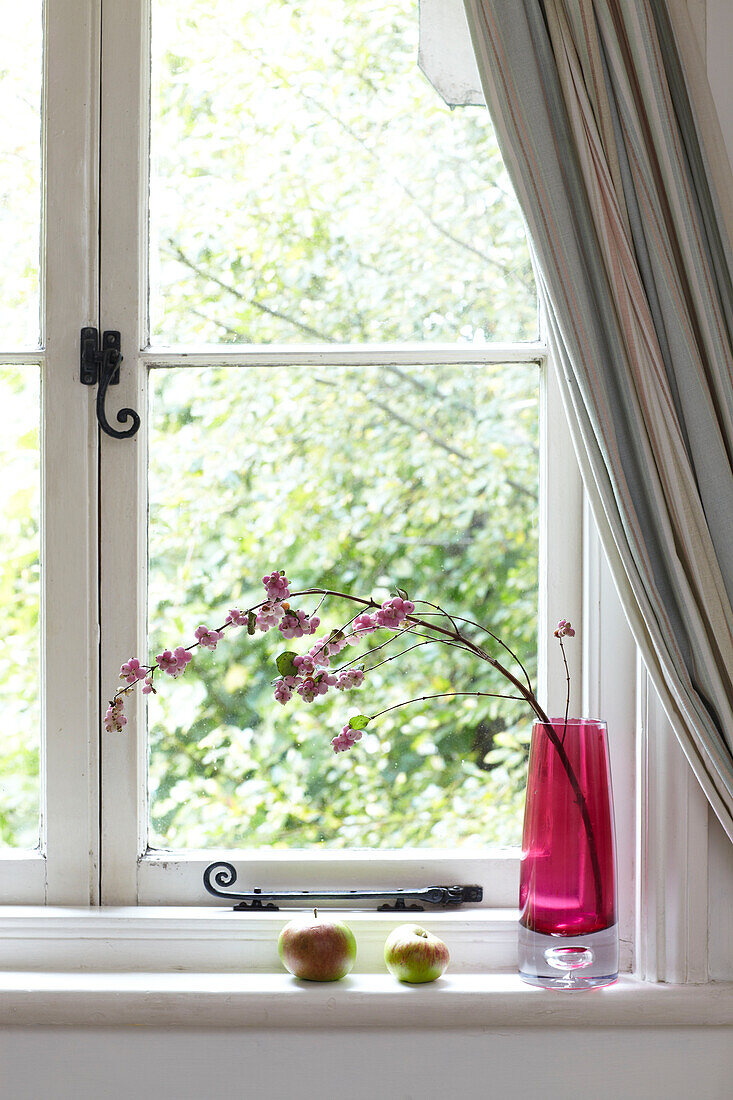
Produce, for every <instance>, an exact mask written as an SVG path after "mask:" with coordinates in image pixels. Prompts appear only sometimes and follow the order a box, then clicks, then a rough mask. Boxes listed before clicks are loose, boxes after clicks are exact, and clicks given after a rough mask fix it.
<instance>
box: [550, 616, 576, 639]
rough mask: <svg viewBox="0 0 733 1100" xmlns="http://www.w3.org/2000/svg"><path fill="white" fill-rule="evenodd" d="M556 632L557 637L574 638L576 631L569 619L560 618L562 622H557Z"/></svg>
mask: <svg viewBox="0 0 733 1100" xmlns="http://www.w3.org/2000/svg"><path fill="white" fill-rule="evenodd" d="M554 634H555V637H556V638H565V637H568V638H574V637H575V631H574V630H573V628H572V626H571V625H570V623H569V622H568V621H567V619H560V622H559V623H558V624H557V627H556V628H555V631H554Z"/></svg>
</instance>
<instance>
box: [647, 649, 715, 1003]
mask: <svg viewBox="0 0 733 1100" xmlns="http://www.w3.org/2000/svg"><path fill="white" fill-rule="evenodd" d="M638 685H639V686H638V777H637V791H638V794H637V803H638V806H639V811H640V812H639V819H638V826H637V864H638V874H637V898H636V912H637V927H636V964H635V970H636V973H637V974H638V975H639V977H642V978H644V979H646V980H647V981H655V982H672V983H682V982H690V983H696V982H705V981H707V980H708V803H707V800H706V798H705V795H704V793H703V791H702V788H701V786H700V784H699V783H698V781H697V779H696V777H695V775H694V773H693V771H692V768H691V767H690V765H689V764H688V762H687V760H686V759H685V755H684V753H683V751H682V748H681V746H680V745H679V742H678V741H677V738H676V736H675V733H674V730H673V728H672V725H671V723H670V721H669V719H668V718H667V715H666V714H665V712H664V708H663V707H662V704H661V701H660V699H659V696H658V694H657V692H656V691H655V689H654V686H653V685H652V684H651V682H650V680H649V676H648V674H647V671H646V668H645V667H644V665H643V662H642V661H641V659H640V658H639V660H638Z"/></svg>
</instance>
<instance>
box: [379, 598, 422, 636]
mask: <svg viewBox="0 0 733 1100" xmlns="http://www.w3.org/2000/svg"><path fill="white" fill-rule="evenodd" d="M414 610H415V605H414V603H413V602H412V600H403V599H402V597H401V596H392V597H391V599H389V600H385V601H384V603H383V604H382V606H381V607H380V609H379V611H377V613H376V615H375V616H374V617H375V619H376V620H377V623H378V624H379V626H384V627H387V628H388V629H389V630H398V629H399V627H400V626H401V625H402V623H403V622H404V621H405V619H406V618H407V616H408V615H412V613H413V611H414Z"/></svg>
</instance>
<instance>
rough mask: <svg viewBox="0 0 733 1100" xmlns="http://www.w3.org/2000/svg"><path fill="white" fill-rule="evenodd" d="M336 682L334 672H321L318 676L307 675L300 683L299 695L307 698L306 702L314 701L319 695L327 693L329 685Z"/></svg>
mask: <svg viewBox="0 0 733 1100" xmlns="http://www.w3.org/2000/svg"><path fill="white" fill-rule="evenodd" d="M335 683H336V677H335V676H334V675H333V673H329V672H319V673H318V675H317V676H306V677H305V678H304V679H303V682H302V683H301V684H299V685H298V695H300V696H302V697H303V699H305V701H306V703H312V702H313V700H314V699H316V698H317V697H318V696H319V695H325V694H326V692H327V691H328V689H329V687H333V685H334V684H335Z"/></svg>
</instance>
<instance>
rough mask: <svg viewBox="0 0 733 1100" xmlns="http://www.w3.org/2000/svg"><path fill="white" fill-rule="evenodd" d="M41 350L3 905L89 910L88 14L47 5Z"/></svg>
mask: <svg viewBox="0 0 733 1100" xmlns="http://www.w3.org/2000/svg"><path fill="white" fill-rule="evenodd" d="M44 16H45V19H44V72H43V106H42V133H41V146H42V198H41V207H42V225H41V230H42V232H41V240H42V246H41V278H40V284H41V291H42V301H41V348H40V350H38V351H29V352H28V353H25V352H22V351H15V350H10V351H8V352H4V353H0V360H1V361H2V362H3V363H17V364H19V365H22V364H25V365H29V366H31V365H36V366H38V367H39V368H40V372H41V577H42V582H41V583H42V591H41V674H42V679H43V682H44V686H43V691H42V698H43V705H42V714H41V753H40V757H41V774H40V786H41V832H40V844H39V847H38V849H37V850H36V851H33V852H25V851H20V850H19V851H17V852H5V851H4V852H3V854H2V857H0V893H1V894H2V898H3V901H5V902H6V903H36V904H43V903H44V902H49V903H51V904H56V905H68V904H77V905H79V904H84V905H88V904H94V903H96V901H97V900H98V877H97V859H98V814H99V808H98V783H97V745H98V735H97V731H98V728H99V709H98V690H97V685H98V682H99V669H98V652H97V642H98V622H97V564H96V558H97V499H96V498H97V429H96V424H95V421H94V417H93V411H92V408H91V406H90V402H89V395H88V393H87V391H86V388H85V387H83V386H81V385H80V384H79V382H78V378H79V329H80V327H81V326H82V325H92V324H96V319H97V214H98V202H97V171H96V164H97V148H98V144H97V135H98V105H99V97H98V87H99V70H98V57H99V36H100V21H99V7H98V4H97V3H96V0H54V3H53V4H48V5H45V13H44Z"/></svg>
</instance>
